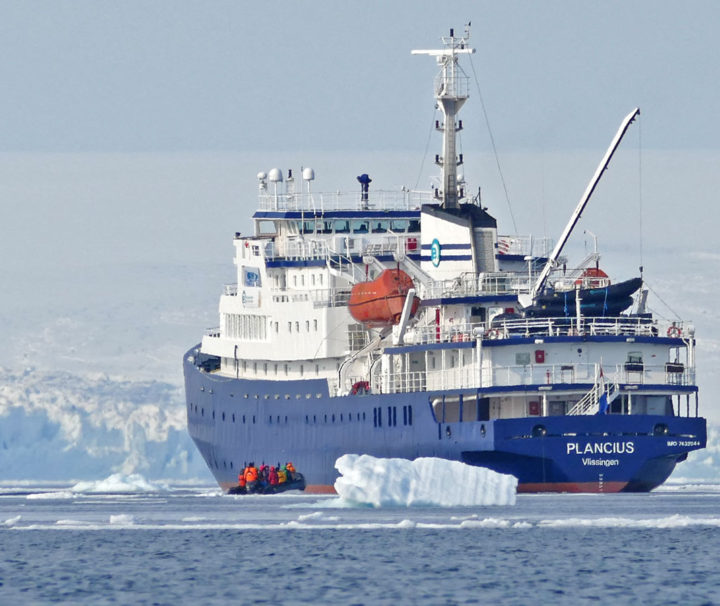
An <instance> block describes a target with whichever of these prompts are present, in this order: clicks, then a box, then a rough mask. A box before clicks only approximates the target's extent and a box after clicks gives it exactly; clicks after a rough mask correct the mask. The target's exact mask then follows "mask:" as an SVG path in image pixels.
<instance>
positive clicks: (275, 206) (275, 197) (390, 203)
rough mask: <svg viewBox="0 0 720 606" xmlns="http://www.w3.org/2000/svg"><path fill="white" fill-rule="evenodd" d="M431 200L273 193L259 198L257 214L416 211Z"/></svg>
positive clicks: (405, 193)
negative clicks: (271, 212)
mask: <svg viewBox="0 0 720 606" xmlns="http://www.w3.org/2000/svg"><path fill="white" fill-rule="evenodd" d="M433 200H434V195H433V192H430V191H412V190H409V189H402V190H400V191H387V190H377V189H376V190H371V191H370V192H369V194H368V196H367V199H364V197H363V195H362V194H361V192H359V191H358V192H345V193H341V192H336V193H333V192H330V193H314V192H312V193H307V192H303V193H299V192H295V193H280V192H278V193H277V194H276V193H274V192H272V191H267V192H264V193H261V194H260V196H259V202H260V204H259V207H260V210H266V211H273V210H276V211H289V210H305V211H320V212H322V211H327V210H368V209H370V210H372V209H375V208H377V209H381V210H419V209H420V207H421V206H422V205H423V204H430V203H431V202H433Z"/></svg>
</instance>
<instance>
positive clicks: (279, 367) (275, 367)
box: [230, 359, 322, 400]
mask: <svg viewBox="0 0 720 606" xmlns="http://www.w3.org/2000/svg"><path fill="white" fill-rule="evenodd" d="M230 363H231V364H232V363H233V360H232V359H230ZM235 364H237V367H236V370H239V368H240V367H241V365H242V371H243V373H247V372H248V369H250V368H252V372H253V373H254V374H255V375H258V374H259V373H260V370H261V368H262V374H263V376H268V375H269V374H270V373H271V372H272V374H273V375H274V376H276V377H277V376H278V375H279V374H280V373H282V374H283V375H285V376H288V375H289V374H290V371H291V370H292V371H299V373H300V376H301V377H304V376H305V372H306V371H307V372H308V373H311V372H313V367H312V366H311V365H308V367H307V368H306V367H305V364H299V365H297V366H296V365H295V364H277V363H272V364H271V363H269V362H252V363H250V362H248V361H247V360H242V361H241V360H235ZM314 372H315V376H316V377H319V376H320V364H315V365H314ZM274 396H275V399H276V400H279V399H280V394H274ZM231 397H232V396H231ZM245 397H246V398H247V397H248V395H247V394H245ZM263 397H264V398H265V399H266V400H267V399H268V397H269V394H265V395H264V396H263ZM302 397H303V396H302V394H295V398H296V399H298V400H299V399H301V398H302ZM305 397H306V398H310V397H312V396H311V395H310V394H305ZM316 397H318V398H320V397H322V396H321V394H316ZM255 398H256V399H257V398H258V395H257V394H255ZM285 399H286V400H289V399H290V395H289V394H285Z"/></svg>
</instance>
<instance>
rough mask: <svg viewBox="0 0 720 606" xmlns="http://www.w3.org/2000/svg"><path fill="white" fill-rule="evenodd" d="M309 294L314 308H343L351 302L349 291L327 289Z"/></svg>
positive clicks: (312, 291)
mask: <svg viewBox="0 0 720 606" xmlns="http://www.w3.org/2000/svg"><path fill="white" fill-rule="evenodd" d="M309 292H310V298H311V299H312V302H313V307H342V306H344V305H347V304H348V301H349V300H350V291H349V290H341V289H338V288H326V289H322V290H311V291H309Z"/></svg>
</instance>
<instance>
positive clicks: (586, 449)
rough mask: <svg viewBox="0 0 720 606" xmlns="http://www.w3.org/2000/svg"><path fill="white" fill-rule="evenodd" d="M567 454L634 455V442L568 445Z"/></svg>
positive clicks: (575, 443) (572, 443) (574, 443)
mask: <svg viewBox="0 0 720 606" xmlns="http://www.w3.org/2000/svg"><path fill="white" fill-rule="evenodd" d="M566 448H567V454H577V455H588V454H596V455H597V454H599V455H602V454H607V455H610V454H633V453H634V452H635V443H634V442H595V443H588V444H584V445H581V444H580V443H578V442H568V443H567V444H566Z"/></svg>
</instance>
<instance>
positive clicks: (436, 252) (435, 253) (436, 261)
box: [430, 238, 440, 267]
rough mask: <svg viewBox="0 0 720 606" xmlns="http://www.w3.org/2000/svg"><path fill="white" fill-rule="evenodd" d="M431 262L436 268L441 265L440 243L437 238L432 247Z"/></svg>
mask: <svg viewBox="0 0 720 606" xmlns="http://www.w3.org/2000/svg"><path fill="white" fill-rule="evenodd" d="M430 260H431V261H432V264H433V265H434V266H435V267H437V266H438V265H440V242H439V241H438V239H437V238H435V239H434V240H433V241H432V244H431V245H430Z"/></svg>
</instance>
